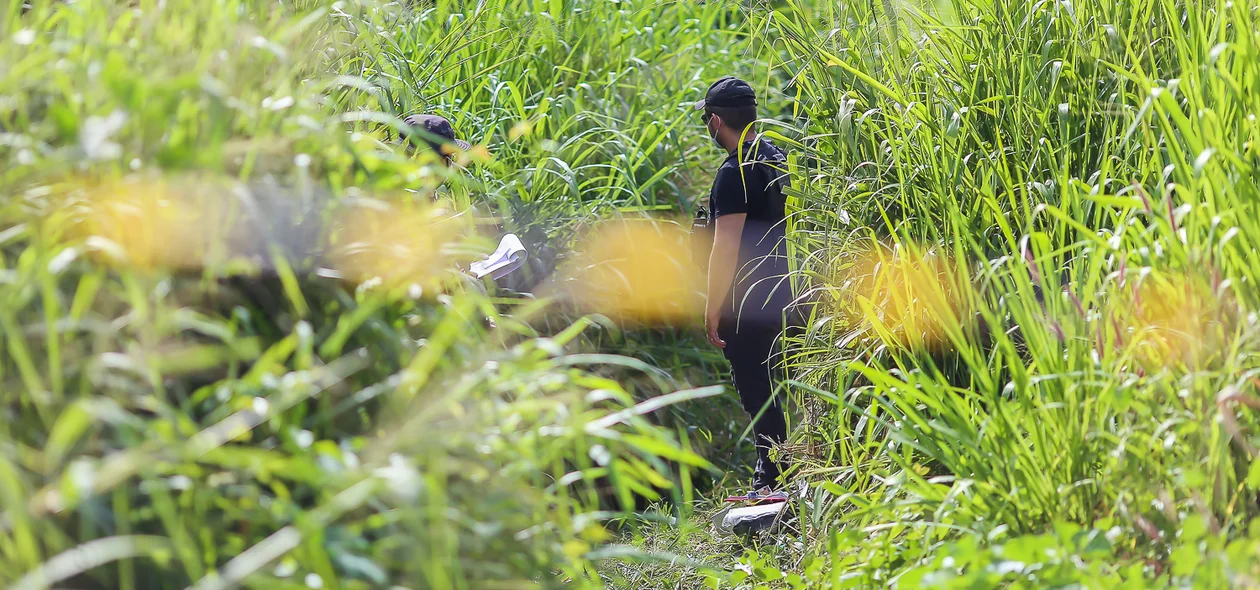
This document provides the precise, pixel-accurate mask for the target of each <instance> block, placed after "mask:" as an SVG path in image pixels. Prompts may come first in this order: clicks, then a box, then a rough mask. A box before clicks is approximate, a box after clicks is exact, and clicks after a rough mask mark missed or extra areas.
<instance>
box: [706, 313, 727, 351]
mask: <svg viewBox="0 0 1260 590" xmlns="http://www.w3.org/2000/svg"><path fill="white" fill-rule="evenodd" d="M721 320H722V312H720V311H718V310H715V309H706V310H704V333H705V335H706V336H708V337H709V342H710V343H711V344H713V345H714V346H716V347H718V348H726V341H725V340H722V338H721V337H719V336H718V322H719V321H721Z"/></svg>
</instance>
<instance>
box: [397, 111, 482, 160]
mask: <svg viewBox="0 0 1260 590" xmlns="http://www.w3.org/2000/svg"><path fill="white" fill-rule="evenodd" d="M403 123H406V124H407V127H409V128H411V129H415V130H417V131H420V133H415V135H416V136H417V139H420V140H423V141H424V142H425V143H427V144H429V147H431V148H433V149H434V150H437V151H438V152H439V153H441V152H442V146H443V145H454V146H456V147H458V148H459V149H461V150H466V149H468V148H470V147H472V146H470V145H468V142H466V141H462V140H459V139H456V138H455V129H453V128H452V127H451V122H450V121H447V120H446V117H440V116H438V115H411V116H409V117H407V118H406V119H403ZM409 135H410V134H409Z"/></svg>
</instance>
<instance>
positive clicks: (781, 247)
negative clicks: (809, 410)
mask: <svg viewBox="0 0 1260 590" xmlns="http://www.w3.org/2000/svg"><path fill="white" fill-rule="evenodd" d="M786 182H787V156H786V155H785V154H784V153H783V152H782V150H780V149H779V148H778V147H777V146H775V145H774V144H773V143H771V142H770V141H769V140H767V139H765V138H762V137H758V138H757V139H754V140H752V141H748V142H745V143H744V144H742V145H741V146H740V149H738V150H736V151H735V152H733V153H731V154H730V155H729V156H727V158H726V160H725V161H724V162H723V163H722V166H721V167H720V168H719V169H718V173H717V178H716V179H715V180H714V188H713V191H712V192H711V194H710V196H709V204H710V217H711V219H710V224H711V225H712V224H714V223H715V222H716V219H717V218H718V217H720V216H722V215H727V214H732V213H743V214H745V218H744V227H743V231H742V232H741V234H740V241H739V253H738V256H737V264H736V270H735V279H734V284H733V285H732V288H731V291H730V293H729V294H728V295H727V297H726V300H725V301H724V302H723V305H722V310H723V312H722V313H723V317H724V318H729V319H730V320H732V321H736V322H738V325H741V326H742V325H745V324H749V325H757V326H758V327H760V326H762V325H767V324H768V325H770V327H777V328H779V329H781V328H782V322H783V317H782V313H783V310H784V309H786V308H787V307H788V306H789V305H790V304H791V301H792V293H791V288H790V286H789V284H788V282H787V279H786V277H787V274H788V271H789V268H788V263H787V244H786V241H785V238H786V226H787V222H786V213H785V210H786V205H787V203H786V201H787V198H786V195H785V193H784V191H783V185H784V184H786Z"/></svg>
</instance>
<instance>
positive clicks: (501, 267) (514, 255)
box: [468, 234, 529, 279]
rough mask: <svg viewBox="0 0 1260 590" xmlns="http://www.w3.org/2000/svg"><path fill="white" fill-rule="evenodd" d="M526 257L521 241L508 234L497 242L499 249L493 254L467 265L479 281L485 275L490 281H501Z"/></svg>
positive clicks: (519, 265) (522, 262)
mask: <svg viewBox="0 0 1260 590" xmlns="http://www.w3.org/2000/svg"><path fill="white" fill-rule="evenodd" d="M528 255H529V254H528V252H526V251H525V245H524V244H521V239H520V238H518V237H516V234H508V235H506V236H503V239H502V240H499V248H498V249H497V250H495V251H494V254H491V255H490V256H488V257H486V258H485V259H484V260H478V261H476V262H474V263H472V264H470V265H468V270H470V271H472V274H473V276H475V277H477V278H479V279H480V278H484V277H486V276H487V275H489V276H490V278H492V279H501V278H503V277H505V276H507V275H508V274H510V273H511V272H512V271H514V270H516V269H518V268H520V267H521V265H522V264H524V263H525V258H526V257H527V256H528Z"/></svg>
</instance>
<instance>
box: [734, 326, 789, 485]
mask: <svg viewBox="0 0 1260 590" xmlns="http://www.w3.org/2000/svg"><path fill="white" fill-rule="evenodd" d="M782 330H783V327H782V324H777V325H776V324H774V323H769V322H766V323H760V324H754V323H751V322H741V323H739V325H738V328H737V327H736V320H734V319H726V318H723V320H722V323H721V324H720V325H719V326H718V335H719V336H720V337H721V338H722V340H724V341H725V342H726V348H724V349H722V353H723V354H724V355H725V356H726V359H727V360H728V361H730V362H731V377H732V379H733V380H734V382H735V391H736V392H737V393H738V394H739V401H740V402H741V403H743V406H744V411H745V412H748V415H749V416H750V417H752V418H753V435H754V436H755V437H756V439H755V441H756V442H755V444H756V447H757V465H756V467H754V469H753V489H754V490H756V489H760V488H762V487H766V486H768V487H770V488H772V489H773V488H776V487H778V486H777V484H776V480H777V479H778V478H779V472H780V467H781V465H780V464H777V463H775V462H774V461H771V460H770V448H771V447H772V446H774V445H776V444H779V443H782V442H783V441H785V440H787V423H786V421H785V420H784V417H783V406H782V404H781V403H780V401H779V396H775V395H774V382H775V380H776V375H777V374H778V370H776V369H775V366H776V365H777V364H779V362H780V359H779V358H777V357H778V352H779V350H780V347H779V337H780V333H781V332H782Z"/></svg>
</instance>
